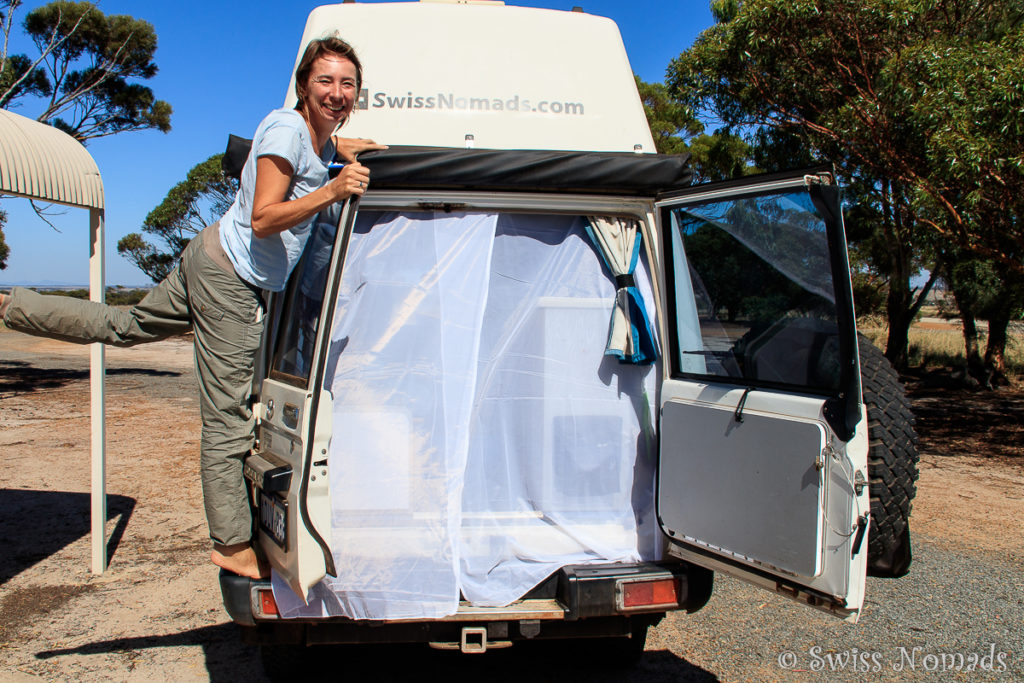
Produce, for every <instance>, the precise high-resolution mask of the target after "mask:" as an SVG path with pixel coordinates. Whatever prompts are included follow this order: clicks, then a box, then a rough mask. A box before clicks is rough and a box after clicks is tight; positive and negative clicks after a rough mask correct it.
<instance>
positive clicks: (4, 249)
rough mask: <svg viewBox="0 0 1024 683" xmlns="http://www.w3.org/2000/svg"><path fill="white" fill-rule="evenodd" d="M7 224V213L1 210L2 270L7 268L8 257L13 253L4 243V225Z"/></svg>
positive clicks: (0, 253)
mask: <svg viewBox="0 0 1024 683" xmlns="http://www.w3.org/2000/svg"><path fill="white" fill-rule="evenodd" d="M6 223H7V212H5V211H4V210H3V209H0V270H4V269H6V268H7V256H8V254H10V253H11V249H10V247H8V246H7V242H6V241H4V225H5V224H6Z"/></svg>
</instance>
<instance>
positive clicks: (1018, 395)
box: [903, 373, 1024, 462]
mask: <svg viewBox="0 0 1024 683" xmlns="http://www.w3.org/2000/svg"><path fill="white" fill-rule="evenodd" d="M932 374H936V373H932ZM903 381H904V382H905V383H906V386H907V394H908V395H909V396H910V400H911V403H912V405H913V410H914V416H915V418H916V422H915V425H914V427H915V429H916V430H917V433H918V436H919V437H920V439H921V443H920V450H922V451H924V452H927V453H935V454H936V455H982V456H985V457H993V456H995V457H1004V458H1008V459H1010V460H1013V461H1016V462H1021V461H1022V460H1024V458H1022V455H1024V450H1022V447H1021V446H1022V444H1024V422H1022V421H1021V419H1020V416H1021V415H1022V414H1024V391H1022V390H1020V389H1018V388H1010V387H1001V388H999V389H998V390H996V391H984V390H980V389H964V388H954V387H950V386H945V385H936V384H935V382H934V381H932V382H928V381H925V380H924V379H921V378H918V377H914V376H910V375H905V376H903Z"/></svg>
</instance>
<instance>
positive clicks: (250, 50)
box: [0, 0, 713, 286]
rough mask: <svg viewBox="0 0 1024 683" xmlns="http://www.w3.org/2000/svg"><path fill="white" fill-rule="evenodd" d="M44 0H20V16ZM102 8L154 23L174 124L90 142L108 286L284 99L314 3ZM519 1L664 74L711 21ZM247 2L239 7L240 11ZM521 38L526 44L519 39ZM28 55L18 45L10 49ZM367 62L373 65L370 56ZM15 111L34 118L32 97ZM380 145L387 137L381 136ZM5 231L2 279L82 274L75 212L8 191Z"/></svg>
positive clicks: (688, 12) (676, 7) (602, 5)
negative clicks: (138, 245)
mask: <svg viewBox="0 0 1024 683" xmlns="http://www.w3.org/2000/svg"><path fill="white" fill-rule="evenodd" d="M41 4H45V3H43V2H38V1H27V2H26V3H25V5H24V6H23V7H22V8H21V9H20V10H19V11H18V17H19V19H20V18H23V17H24V16H25V13H26V12H28V11H30V10H31V9H32V8H34V7H37V6H39V5H41ZM98 4H99V6H100V8H101V9H102V10H103V11H104V12H106V13H107V14H130V15H132V16H135V17H137V18H140V19H146V20H147V21H149V22H150V23H152V24H153V25H154V27H155V28H156V32H157V36H158V39H159V47H158V50H157V54H156V63H157V65H158V66H159V68H160V72H159V74H158V75H157V76H156V77H155V78H153V79H151V80H150V81H148V82H147V85H149V86H150V87H151V88H152V89H153V91H154V93H155V94H156V96H157V97H158V98H159V99H162V100H166V101H168V102H170V103H171V105H172V106H173V107H174V115H173V117H172V119H171V125H172V130H171V132H170V133H168V134H163V133H159V132H150V131H146V132H140V133H125V134H122V135H117V136H113V137H110V138H104V139H99V140H94V141H92V142H91V143H90V144H89V152H90V153H91V154H92V155H93V157H94V158H95V159H96V163H97V164H98V166H99V169H100V173H101V174H102V176H103V182H104V188H105V191H106V206H107V209H106V219H107V223H106V226H107V236H106V257H107V273H106V276H107V277H106V280H107V284H109V285H126V286H131V285H139V284H147V283H148V278H147V277H146V276H145V275H144V274H143V273H142V272H141V271H139V270H138V269H136V268H135V267H134V266H132V265H131V264H130V263H128V262H127V261H125V260H124V259H122V258H121V257H120V256H119V255H118V254H117V250H116V245H117V241H118V239H120V238H121V237H123V236H124V235H126V234H127V233H129V232H135V231H138V230H139V226H140V225H141V224H142V221H143V219H144V218H145V217H146V214H148V213H149V211H150V210H151V209H152V208H153V207H154V206H156V205H157V204H158V203H159V202H160V201H161V200H162V199H163V197H164V195H166V193H167V191H168V190H169V189H170V188H171V187H172V186H173V185H174V184H175V183H177V182H179V181H180V180H182V179H183V178H184V177H185V174H186V173H187V172H188V170H189V169H190V168H191V167H192V166H194V165H195V164H196V163H198V162H199V161H202V160H204V159H206V158H208V157H209V156H211V155H213V154H216V153H218V152H222V151H223V150H224V146H225V144H226V142H227V136H228V134H229V133H235V134H238V135H243V136H246V137H250V136H251V135H252V132H253V130H254V129H255V128H256V125H257V124H258V123H259V122H260V120H261V119H262V118H263V116H265V115H266V113H267V112H268V111H270V110H271V109H273V108H275V107H279V106H281V102H282V101H283V99H284V94H285V89H286V88H287V86H288V81H289V77H290V75H291V73H290V72H291V68H292V65H293V63H294V61H295V54H296V51H297V49H298V42H299V39H300V37H301V35H302V30H303V28H304V26H305V23H306V17H307V15H308V14H309V11H310V10H311V9H312V8H314V7H316V6H318V5H321V4H324V3H322V2H301V1H295V0H292V1H289V2H280V1H279V2H267V1H265V0H251V1H250V2H246V3H244V4H241V3H236V2H223V1H221V0H206V1H205V2H198V1H196V0H179V1H178V2H174V3H162V2H161V3H155V2H154V3H149V2H146V3H140V2H137V1H131V0H102V1H101V2H99V3H98ZM506 4H515V5H522V6H528V7H545V8H551V9H561V10H568V9H571V8H572V7H573V5H579V6H581V7H583V9H584V10H585V11H586V12H588V13H590V14H596V15H601V16H605V17H610V18H611V19H613V20H615V22H616V23H617V24H618V25H619V30H620V31H621V33H622V37H623V42H624V43H625V45H626V52H627V53H628V55H629V59H630V63H631V65H632V67H633V70H634V72H636V73H637V74H639V75H640V77H641V78H643V79H644V80H647V81H661V80H663V78H664V75H665V68H666V66H668V63H669V61H670V60H671V59H672V58H673V57H675V56H676V55H678V54H679V53H680V52H682V51H683V50H684V49H686V48H687V47H689V46H690V45H691V44H692V43H693V41H694V38H696V36H697V35H698V34H699V33H700V32H701V31H703V30H704V29H705V28H707V27H709V26H711V24H712V23H713V19H712V17H711V13H710V10H709V8H708V4H709V3H708V0H660V1H659V0H634V1H633V2H623V0H564V1H550V0H518V1H515V2H511V1H510V2H507V3H506ZM240 8H244V9H240ZM528 39H529V38H528V37H527V36H524V41H528ZM18 51H24V52H28V53H29V54H32V53H31V50H30V46H28V45H24V44H18V43H15V44H14V45H12V52H18ZM366 67H367V68H368V69H372V65H370V64H367V65H366ZM13 111H15V112H17V113H20V114H23V115H25V116H33V115H34V114H33V110H32V105H31V103H26V104H25V105H23V106H22V107H20V108H17V109H14V110H13ZM382 142H387V141H386V140H385V141H382ZM0 206H2V207H3V208H4V210H5V211H7V213H8V221H7V227H6V228H5V234H6V237H7V244H8V245H9V246H10V247H11V256H10V258H9V259H8V265H7V269H6V270H3V271H0V285H4V284H22V283H44V282H47V281H51V282H58V283H68V284H85V283H86V282H88V260H87V259H88V219H87V214H86V212H85V211H83V210H81V209H70V208H69V209H63V208H58V210H60V211H62V212H63V215H59V216H55V217H53V218H52V219H51V220H52V222H54V224H55V225H56V226H57V227H58V228H59V229H60V231H61V232H59V233H58V232H55V231H54V230H53V229H52V228H51V227H50V226H48V225H46V224H45V223H44V222H42V221H41V220H40V219H39V218H37V217H36V216H35V214H34V213H33V212H32V210H31V207H30V206H29V205H28V202H27V200H24V199H19V198H13V197H5V198H3V199H2V200H0Z"/></svg>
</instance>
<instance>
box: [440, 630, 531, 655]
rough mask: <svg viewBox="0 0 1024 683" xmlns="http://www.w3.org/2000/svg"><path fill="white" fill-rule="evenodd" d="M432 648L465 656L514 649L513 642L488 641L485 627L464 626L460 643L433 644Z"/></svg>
mask: <svg viewBox="0 0 1024 683" xmlns="http://www.w3.org/2000/svg"><path fill="white" fill-rule="evenodd" d="M430 647H432V648H434V649H435V650H458V651H460V652H462V653H464V654H477V653H480V652H487V650H488V648H490V649H492V650H497V649H499V648H503V647H512V641H511V640H488V639H487V628H486V627H484V626H464V627H463V628H462V637H461V638H460V639H459V642H457V643H454V642H432V643H430Z"/></svg>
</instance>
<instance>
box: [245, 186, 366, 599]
mask: <svg viewBox="0 0 1024 683" xmlns="http://www.w3.org/2000/svg"><path fill="white" fill-rule="evenodd" d="M354 214H355V207H354V205H353V203H352V202H346V203H345V204H343V205H334V206H332V207H330V208H328V209H325V210H324V211H323V212H322V213H321V214H320V215H318V216H317V218H316V219H315V220H314V223H313V227H312V231H313V232H312V234H311V235H310V237H309V242H308V243H307V246H306V249H305V251H304V253H303V257H302V260H301V261H300V263H299V265H298V266H297V267H296V269H295V272H294V273H293V274H292V277H291V278H290V280H289V282H288V287H287V289H286V290H285V291H284V292H283V293H282V294H280V295H275V297H274V298H273V301H272V310H271V314H270V316H269V319H270V320H271V321H273V327H272V328H271V329H269V330H268V331H267V338H268V340H269V344H268V346H269V353H268V357H267V358H265V359H264V362H265V364H266V370H265V372H264V373H263V374H264V375H265V376H264V377H263V379H262V381H261V382H260V392H259V399H260V400H259V406H258V409H257V416H258V418H259V422H258V429H257V445H256V449H255V451H256V452H255V453H254V454H253V455H251V456H250V457H249V458H248V459H247V460H246V464H245V475H246V478H247V479H249V480H250V481H251V482H252V484H253V492H254V502H255V505H256V508H257V511H258V518H257V526H258V535H257V536H258V542H259V545H260V547H261V548H262V550H263V552H264V553H265V554H266V556H267V558H268V560H269V561H270V564H271V566H273V568H274V569H275V570H276V571H277V573H278V576H279V577H280V578H281V579H283V580H284V581H285V582H286V583H287V584H288V585H289V586H290V587H291V588H292V590H293V591H295V594H296V595H299V596H301V597H302V598H303V599H305V598H306V595H307V592H308V591H309V588H310V587H311V586H313V585H314V584H316V583H317V582H319V581H320V580H321V579H322V578H323V577H324V576H325V575H326V574H332V575H333V574H334V558H333V556H332V555H331V550H330V547H329V544H328V543H329V533H330V510H331V505H330V493H331V492H330V486H329V481H328V477H327V452H328V445H329V443H330V439H331V414H332V411H331V405H330V404H331V400H332V399H331V394H330V392H329V391H326V390H324V389H323V385H324V382H323V372H324V366H325V362H326V354H327V346H328V344H329V338H328V337H329V335H319V334H317V330H320V329H323V328H324V327H325V326H326V325H329V324H330V316H331V314H332V307H330V306H323V302H324V301H325V300H328V301H330V300H332V297H333V291H334V289H335V288H336V287H337V283H338V281H339V279H340V267H339V265H338V264H339V263H340V259H336V258H334V257H333V256H334V254H335V252H336V251H337V250H343V249H344V244H343V242H344V240H345V236H346V235H347V234H348V230H347V227H346V226H347V225H348V224H349V223H350V221H351V216H353V215H354Z"/></svg>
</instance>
